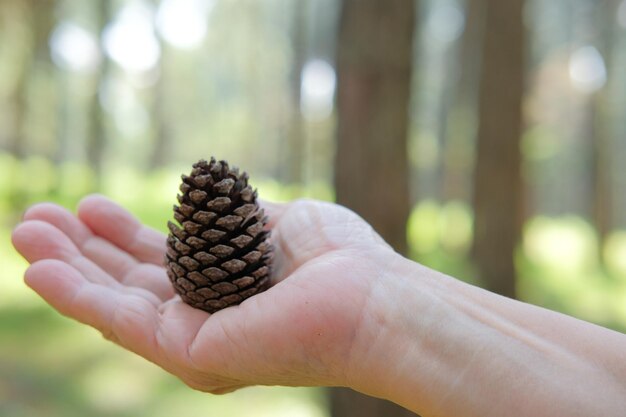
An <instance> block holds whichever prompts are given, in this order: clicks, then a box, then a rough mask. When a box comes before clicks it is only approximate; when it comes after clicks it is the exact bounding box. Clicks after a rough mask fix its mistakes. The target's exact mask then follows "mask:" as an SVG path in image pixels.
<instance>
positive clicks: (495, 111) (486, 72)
mask: <svg viewBox="0 0 626 417" xmlns="http://www.w3.org/2000/svg"><path fill="white" fill-rule="evenodd" d="M523 4H524V1H523V0H510V1H506V2H504V1H501V0H487V10H486V13H487V15H486V28H485V29H486V30H485V34H486V36H485V38H484V42H485V43H484V47H483V51H484V52H483V67H482V75H481V86H480V99H479V107H480V110H479V127H478V143H477V161H476V168H475V174H474V175H475V177H474V206H475V230H474V256H475V260H476V264H477V267H478V270H479V273H480V277H481V279H482V282H483V283H484V286H485V287H486V288H487V289H489V290H491V291H494V292H496V293H499V294H502V295H505V296H507V297H512V298H514V297H515V266H514V259H513V256H514V251H515V247H516V245H517V243H518V240H519V238H520V234H521V212H522V210H521V209H522V207H521V202H522V200H521V173H520V170H521V169H520V165H521V155H520V137H521V133H522V97H523V89H524V28H523V21H522V18H523Z"/></svg>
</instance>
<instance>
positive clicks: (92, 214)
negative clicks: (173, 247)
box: [78, 195, 165, 265]
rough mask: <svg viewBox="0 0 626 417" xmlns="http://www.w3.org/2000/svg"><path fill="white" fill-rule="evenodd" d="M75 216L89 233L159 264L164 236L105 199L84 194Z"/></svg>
mask: <svg viewBox="0 0 626 417" xmlns="http://www.w3.org/2000/svg"><path fill="white" fill-rule="evenodd" d="M78 217H79V218H80V219H81V220H82V221H83V222H84V223H85V224H86V225H87V227H89V228H90V229H91V231H92V232H93V233H95V234H96V235H98V236H100V237H102V238H104V239H106V240H108V241H109V242H111V243H112V244H114V245H115V246H117V247H118V248H120V249H122V250H123V251H125V252H128V253H129V254H130V255H132V256H134V257H135V258H136V259H137V260H139V261H140V262H147V263H152V264H155V265H163V259H164V256H165V235H164V234H163V233H161V232H158V231H156V230H154V229H151V228H149V227H146V226H143V225H142V224H141V223H140V222H139V220H137V219H136V218H135V217H133V216H132V215H131V214H130V213H129V212H128V211H127V210H125V209H124V208H122V207H120V206H119V205H117V204H115V203H114V202H112V201H111V200H109V199H108V198H105V197H103V196H100V195H92V196H89V197H86V198H85V199H83V200H82V201H81V202H80V204H79V206H78Z"/></svg>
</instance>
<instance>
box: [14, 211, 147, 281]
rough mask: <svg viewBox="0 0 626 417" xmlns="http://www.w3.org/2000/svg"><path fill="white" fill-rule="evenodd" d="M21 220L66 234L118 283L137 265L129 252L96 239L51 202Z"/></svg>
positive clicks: (96, 237) (87, 229)
mask: <svg viewBox="0 0 626 417" xmlns="http://www.w3.org/2000/svg"><path fill="white" fill-rule="evenodd" d="M24 220H41V221H44V222H47V223H50V224H51V225H53V226H55V227H56V228H57V229H59V230H60V231H62V232H63V233H65V235H67V236H68V237H69V238H70V239H71V240H72V242H73V243H74V244H75V245H76V246H77V247H78V249H79V250H80V251H81V252H82V253H83V255H85V256H86V257H88V258H89V259H91V260H92V261H93V262H94V263H95V264H97V265H98V266H100V267H101V268H102V269H103V270H105V271H106V272H107V273H108V274H110V275H112V276H113V277H114V278H116V279H117V280H118V281H122V280H123V277H124V276H125V275H126V274H127V273H128V272H129V271H130V269H131V268H133V267H135V266H136V265H138V264H139V263H138V262H137V260H135V258H133V257H132V256H130V255H129V254H128V253H126V252H124V251H122V250H121V249H119V248H118V247H117V246H115V245H113V244H111V243H110V242H108V241H106V240H104V239H102V238H100V237H98V236H95V235H94V234H93V233H92V232H91V230H90V229H89V228H88V227H87V226H85V224H84V223H83V222H81V221H80V220H79V219H78V218H77V217H76V216H74V215H73V214H72V213H71V212H70V211H69V210H67V209H65V208H64V207H61V206H58V205H56V204H52V203H41V204H36V205H34V206H33V207H31V208H29V209H28V210H27V211H26V213H25V214H24Z"/></svg>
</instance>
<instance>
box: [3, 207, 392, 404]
mask: <svg viewBox="0 0 626 417" xmlns="http://www.w3.org/2000/svg"><path fill="white" fill-rule="evenodd" d="M263 205H264V207H265V209H266V211H267V213H268V215H269V216H270V225H269V227H270V228H271V229H272V243H273V244H274V246H275V247H276V256H275V266H274V273H273V284H274V285H273V287H272V288H270V289H269V290H268V291H266V292H264V293H261V294H258V295H256V296H254V297H252V298H250V299H248V300H246V301H244V302H243V303H242V304H241V305H239V306H236V307H231V308H227V309H225V310H222V311H219V312H217V313H215V314H213V315H209V314H207V313H206V312H203V311H200V310H196V309H193V308H191V307H189V306H188V305H186V304H184V303H183V302H182V301H181V300H180V298H179V297H178V296H176V295H175V294H174V292H173V290H172V287H171V285H170V282H169V281H168V278H167V276H166V273H165V270H164V268H163V259H164V253H165V235H163V234H161V233H159V232H157V231H154V230H152V229H149V228H147V227H145V226H143V225H141V224H140V222H139V221H138V220H136V219H135V218H133V217H132V216H131V215H130V214H129V213H128V212H127V211H125V210H124V209H123V208H121V207H120V206H118V205H116V204H114V203H113V202H111V201H110V200H107V199H106V198H104V197H101V196H90V197H87V198H86V199H85V200H83V201H82V202H81V204H80V205H79V208H78V215H77V216H74V215H73V214H72V213H70V212H69V211H67V210H66V209H64V208H62V207H59V206H57V205H53V204H50V203H43V204H39V205H36V206H34V207H32V208H31V209H29V210H28V211H27V212H26V214H25V215H24V222H23V223H22V224H20V225H19V226H17V228H16V229H15V231H14V233H13V244H14V245H15V247H16V248H17V250H18V251H19V252H20V253H21V254H22V255H23V256H24V257H25V258H26V259H27V260H28V261H29V262H31V263H32V265H31V266H30V267H29V268H28V270H27V272H26V274H25V281H26V283H27V284H28V285H29V286H30V287H31V288H32V289H34V290H35V291H36V292H37V293H39V295H41V297H43V298H44V299H45V300H46V301H47V302H48V303H50V305H52V306H53V307H54V308H56V309H57V310H58V311H59V312H61V313H62V314H64V315H66V316H69V317H71V318H74V319H76V320H78V321H80V322H82V323H85V324H87V325H90V326H92V327H94V328H96V329H98V330H99V331H101V332H102V334H103V335H104V337H105V338H107V339H110V340H112V341H114V342H116V343H118V344H119V345H121V346H123V347H124V348H126V349H128V350H130V351H133V352H135V353H137V354H139V355H141V356H143V357H145V358H146V359H148V360H150V361H152V362H154V363H156V364H157V365H159V366H161V367H162V368H163V369H165V370H167V371H169V372H171V373H172V374H174V375H176V376H178V377H180V378H181V379H182V380H183V381H184V382H185V383H187V384H188V385H190V386H191V387H193V388H196V389H199V390H203V391H208V392H212V393H224V392H230V391H232V390H235V389H238V388H241V387H243V386H247V385H259V384H260V385H293V386H316V385H351V384H352V383H353V381H352V380H353V379H354V378H355V375H356V374H357V373H358V372H355V369H356V368H358V365H356V364H359V363H360V360H361V359H362V358H360V356H361V352H364V351H365V350H366V345H367V343H363V341H364V340H366V339H368V338H375V336H376V326H375V323H374V322H375V320H374V319H372V315H371V314H370V310H371V309H370V307H369V304H371V303H370V298H371V292H372V288H373V286H374V283H375V281H376V279H377V278H379V277H381V276H383V275H384V274H386V273H387V272H386V271H387V266H388V265H389V264H390V263H392V262H393V261H394V259H396V257H397V255H395V254H394V252H393V251H392V250H391V249H390V248H389V247H388V246H387V245H386V244H385V243H384V242H383V241H382V239H381V238H380V237H379V236H378V235H377V234H376V233H375V232H374V231H373V230H372V229H371V227H370V226H369V225H367V223H365V222H364V221H363V220H362V219H360V218H359V217H358V216H357V215H355V214H354V213H352V212H351V211H349V210H347V209H345V208H342V207H340V206H336V205H333V204H327V203H320V202H313V201H298V202H295V203H290V204H282V205H278V204H269V203H266V204H263ZM364 346H365V347H364Z"/></svg>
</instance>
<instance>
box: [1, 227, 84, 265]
mask: <svg viewBox="0 0 626 417" xmlns="http://www.w3.org/2000/svg"><path fill="white" fill-rule="evenodd" d="M11 243H12V244H13V246H14V247H15V249H17V251H18V252H19V253H20V254H22V256H23V257H24V258H26V260H28V261H29V262H36V261H39V260H41V259H50V258H51V259H71V258H72V257H74V256H76V255H78V254H79V252H78V248H77V247H76V245H74V243H73V242H72V241H71V240H70V238H69V237H67V235H65V234H64V233H63V232H62V231H60V230H59V229H57V228H56V227H54V226H53V225H51V224H49V223H47V222H44V221H41V220H27V221H25V222H23V223H20V224H19V225H17V226H16V227H15V229H13V232H12V233H11Z"/></svg>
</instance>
